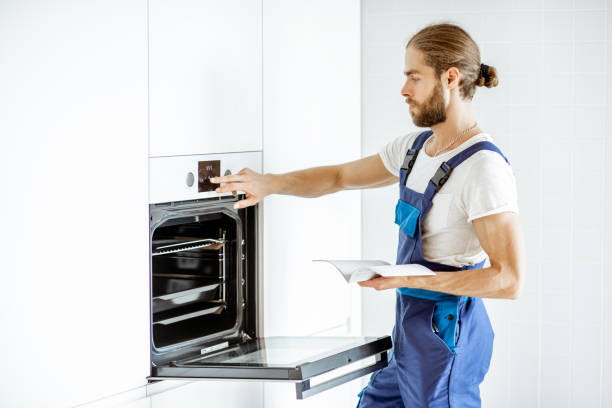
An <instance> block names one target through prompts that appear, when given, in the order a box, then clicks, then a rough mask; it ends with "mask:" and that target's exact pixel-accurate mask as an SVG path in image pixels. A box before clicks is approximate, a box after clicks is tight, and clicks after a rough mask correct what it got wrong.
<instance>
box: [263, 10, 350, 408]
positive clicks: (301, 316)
mask: <svg viewBox="0 0 612 408" xmlns="http://www.w3.org/2000/svg"><path fill="white" fill-rule="evenodd" d="M263 16H264V17H263V26H264V37H263V40H264V61H263V66H264V72H263V83H264V95H263V103H264V111H263V114H264V122H263V123H264V146H263V151H264V154H263V160H264V171H266V172H271V173H284V172H289V171H293V170H298V169H304V168H308V167H315V166H321V165H330V164H338V163H343V162H348V161H352V160H357V159H359V158H360V157H361V129H360V104H359V98H360V83H361V79H360V3H359V1H355V0H342V1H336V2H329V1H323V0H316V1H309V2H304V1H297V0H264V1H263ZM263 208H264V231H263V233H264V246H263V252H264V256H263V262H264V309H265V312H264V316H265V317H264V332H265V334H266V336H276V335H289V336H292V335H311V334H317V335H324V334H326V333H330V332H331V331H330V329H332V328H336V331H335V332H334V335H349V336H354V335H360V334H361V333H360V291H359V287H358V286H357V285H347V283H346V282H345V281H344V280H343V279H342V277H341V276H340V273H339V272H338V271H336V270H335V269H334V268H333V267H331V266H330V265H327V264H323V263H315V262H312V260H313V259H326V258H327V259H329V258H335V259H359V258H360V257H361V216H360V212H361V195H360V192H359V191H343V192H339V193H335V194H332V195H329V196H324V197H319V198H312V199H309V198H300V197H290V196H270V197H267V198H266V199H265V203H264V207H263ZM361 388H362V386H361V380H360V379H357V380H354V381H351V382H348V383H346V384H343V385H341V386H338V387H335V388H333V389H330V390H327V391H325V392H322V393H320V394H317V395H314V396H312V397H309V398H306V399H304V400H296V399H295V397H294V395H295V393H294V390H293V389H292V387H289V386H287V385H284V384H275V383H266V384H265V385H264V400H265V406H266V407H267V408H277V407H283V408H288V407H331V406H335V407H352V406H355V405H356V403H357V394H358V392H359V391H360V390H361Z"/></svg>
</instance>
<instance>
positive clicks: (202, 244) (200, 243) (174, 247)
mask: <svg viewBox="0 0 612 408" xmlns="http://www.w3.org/2000/svg"><path fill="white" fill-rule="evenodd" d="M172 241H173V242H174V241H177V239H175V240H172ZM225 243H226V241H225V239H214V238H203V239H192V240H188V241H184V242H178V243H174V244H167V245H161V246H158V247H156V248H155V250H153V251H152V253H151V255H152V256H157V255H165V254H173V253H176V252H184V251H191V250H194V249H207V250H219V249H221V248H223V246H224V245H225Z"/></svg>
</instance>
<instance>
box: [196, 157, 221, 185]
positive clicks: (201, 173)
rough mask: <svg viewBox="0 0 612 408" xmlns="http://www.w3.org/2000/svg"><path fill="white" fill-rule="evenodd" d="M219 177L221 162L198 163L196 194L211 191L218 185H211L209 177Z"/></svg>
mask: <svg viewBox="0 0 612 408" xmlns="http://www.w3.org/2000/svg"><path fill="white" fill-rule="evenodd" d="M219 176H221V160H208V161H200V162H198V192H199V193H201V192H203V191H213V190H214V189H215V188H217V187H219V184H215V183H211V182H210V178H211V177H219Z"/></svg>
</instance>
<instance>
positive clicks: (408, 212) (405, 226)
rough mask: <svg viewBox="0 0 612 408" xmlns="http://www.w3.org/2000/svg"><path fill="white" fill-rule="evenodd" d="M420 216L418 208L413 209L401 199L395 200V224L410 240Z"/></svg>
mask: <svg viewBox="0 0 612 408" xmlns="http://www.w3.org/2000/svg"><path fill="white" fill-rule="evenodd" d="M420 214H421V211H419V209H418V208H416V207H413V206H412V205H410V204H408V203H407V202H405V201H403V200H402V199H399V200H397V204H396V205H395V223H396V224H397V225H399V227H400V228H401V229H402V231H404V232H405V233H406V234H407V235H409V236H410V237H412V238H414V233H415V231H416V226H417V222H418V220H419V215H420Z"/></svg>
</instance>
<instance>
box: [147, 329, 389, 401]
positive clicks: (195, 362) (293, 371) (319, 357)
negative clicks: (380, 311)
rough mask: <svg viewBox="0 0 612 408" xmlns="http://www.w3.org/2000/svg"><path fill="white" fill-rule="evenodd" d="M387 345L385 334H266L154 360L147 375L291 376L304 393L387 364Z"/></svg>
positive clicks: (282, 378) (287, 378)
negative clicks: (157, 362)
mask: <svg viewBox="0 0 612 408" xmlns="http://www.w3.org/2000/svg"><path fill="white" fill-rule="evenodd" d="M390 348H391V337H389V336H385V337H380V338H373V337H266V338H260V339H253V340H249V341H246V342H244V343H241V344H237V345H235V346H231V347H227V348H224V349H222V350H219V351H216V352H215V351H213V352H211V353H208V354H205V355H199V356H194V357H191V358H186V359H183V360H180V361H173V362H170V363H168V364H165V365H160V366H155V367H153V372H152V376H151V377H149V380H162V379H168V378H184V379H203V378H209V379H212V378H233V379H255V380H277V381H291V382H295V383H296V396H297V398H298V399H302V398H305V397H308V396H311V395H314V394H317V393H319V392H321V391H325V390H327V389H329V388H332V387H335V386H337V385H340V384H343V383H345V382H348V381H351V380H353V379H355V378H358V377H361V376H363V375H366V374H369V373H371V372H373V371H375V370H378V369H379V368H382V367H384V366H386V365H387V350H388V349H390ZM326 373H327V374H326Z"/></svg>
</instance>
